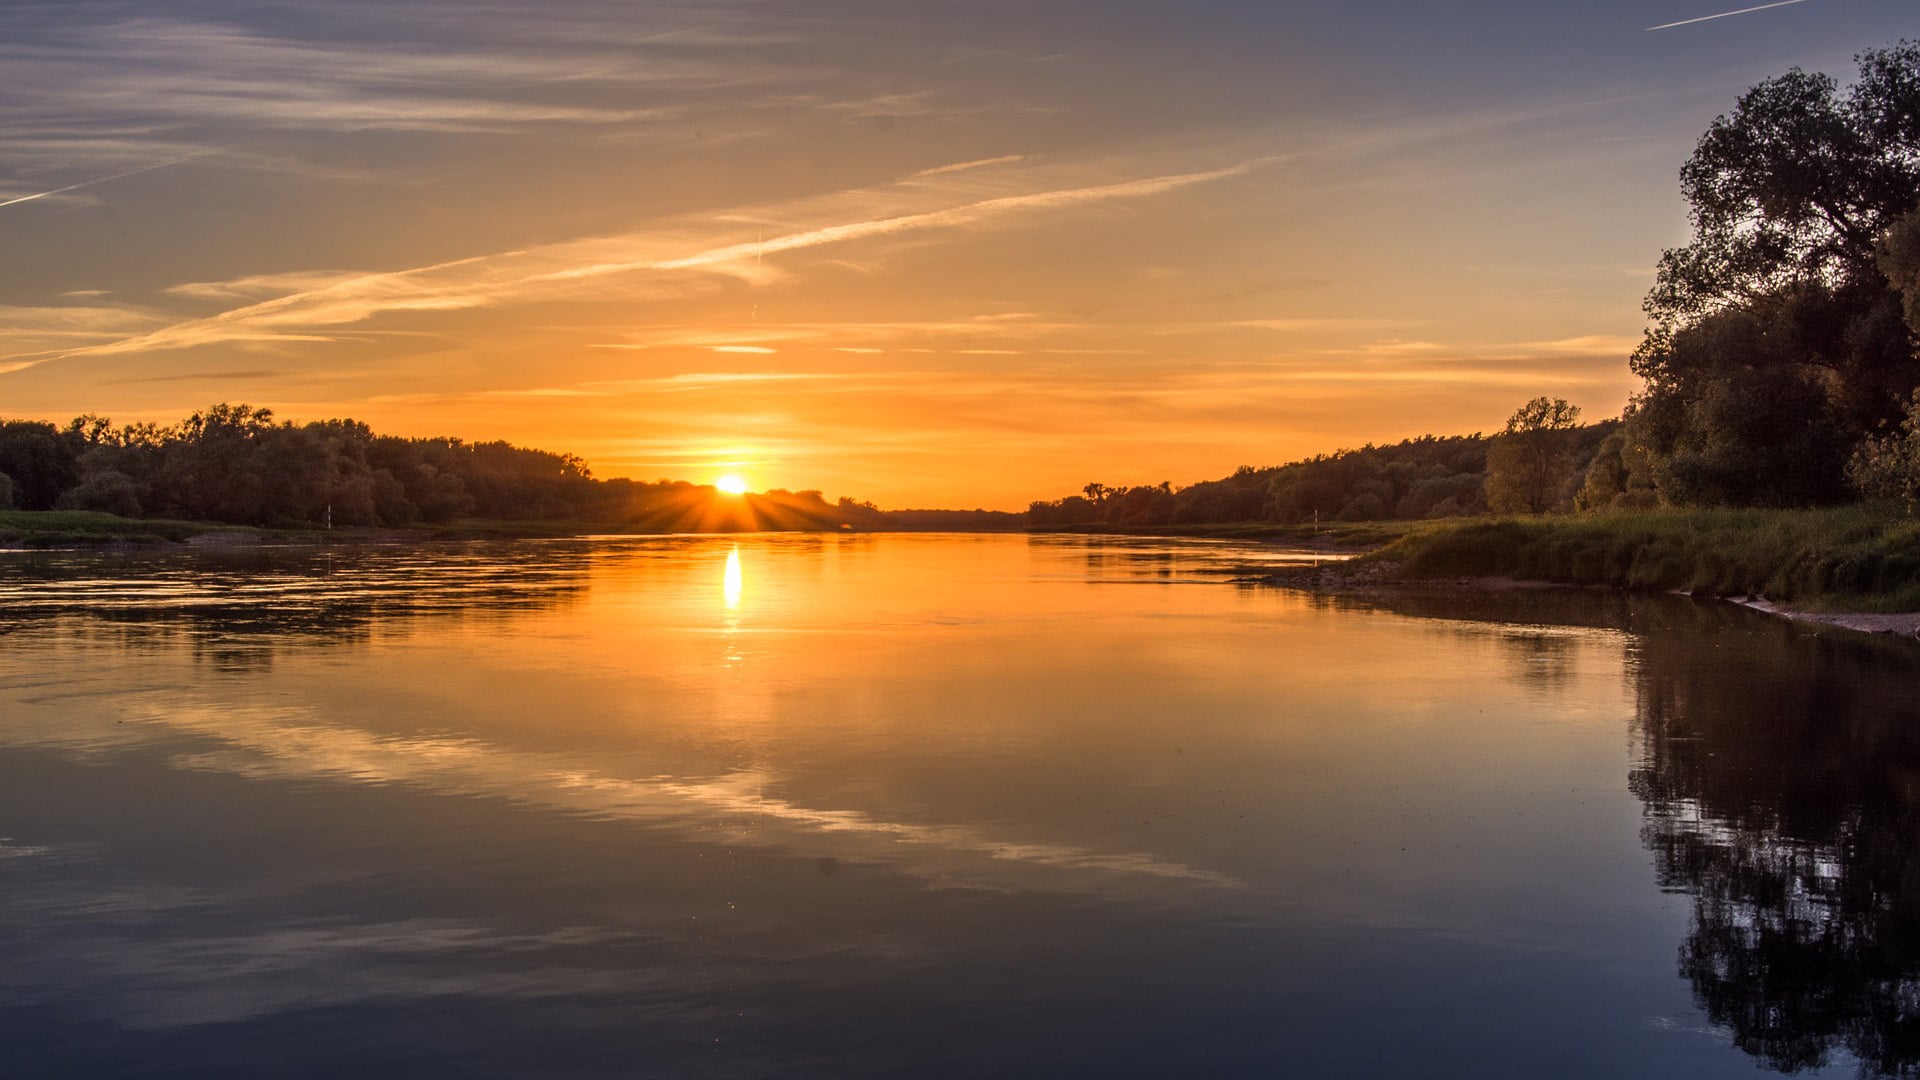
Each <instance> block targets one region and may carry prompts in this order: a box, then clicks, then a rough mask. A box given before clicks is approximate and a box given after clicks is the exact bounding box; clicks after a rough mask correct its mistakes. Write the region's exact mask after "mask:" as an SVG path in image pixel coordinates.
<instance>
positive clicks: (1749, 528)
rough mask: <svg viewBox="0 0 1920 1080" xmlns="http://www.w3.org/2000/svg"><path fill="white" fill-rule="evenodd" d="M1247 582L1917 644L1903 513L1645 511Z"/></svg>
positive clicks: (1507, 528) (1452, 530) (1913, 579)
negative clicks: (1625, 605) (1666, 599)
mask: <svg viewBox="0 0 1920 1080" xmlns="http://www.w3.org/2000/svg"><path fill="white" fill-rule="evenodd" d="M1253 580H1259V581H1263V582H1265V583H1268V584H1272V585H1278V586H1284V587H1289V588H1301V589H1309V590H1312V591H1316V592H1330V593H1366V592H1381V591H1388V590H1403V589H1416V588H1440V589H1471V590H1489V591H1492V590H1498V591H1507V590H1513V589H1522V588H1538V587H1554V586H1559V587H1575V588H1601V589H1619V590H1639V591H1648V592H1673V593H1686V594H1690V595H1694V596H1711V597H1718V598H1722V599H1726V600H1730V601H1733V602H1736V603H1740V604H1743V605H1745V606H1747V607H1750V608H1753V609H1755V610H1758V611H1763V612H1766V613H1769V614H1773V615H1779V616H1783V617H1787V618H1793V619H1797V620H1801V621H1807V622H1817V623H1821V624H1825V625H1832V626H1841V627H1846V628H1848V629H1853V630H1861V631H1865V632H1869V633H1897V634H1903V635H1908V636H1920V521H1916V520H1915V519H1914V518H1912V517H1910V516H1908V515H1907V514H1906V513H1905V512H1904V510H1903V509H1901V508H1899V507H1887V506H1879V507H1875V506H1851V507H1839V508H1833V509H1826V510H1650V511H1639V512H1632V513H1606V514H1591V515H1578V516H1568V517H1538V518H1501V519H1458V520H1452V521H1446V522H1437V523H1425V524H1421V525H1418V526H1415V527H1412V528H1409V529H1407V530H1406V531H1404V532H1403V534H1402V535H1400V536H1399V537H1398V538H1396V539H1394V540H1392V541H1391V542H1388V543H1385V544H1382V545H1379V546H1377V547H1376V548H1374V549H1373V550H1371V551H1369V552H1367V553H1365V554H1364V555H1362V556H1360V557H1358V558H1355V559H1353V560H1351V561H1347V562H1343V563H1332V564H1327V565H1323V566H1319V567H1311V568H1289V569H1284V570H1279V571H1273V572H1268V573H1263V574H1260V575H1258V576H1257V577H1256V578H1254V579H1253Z"/></svg>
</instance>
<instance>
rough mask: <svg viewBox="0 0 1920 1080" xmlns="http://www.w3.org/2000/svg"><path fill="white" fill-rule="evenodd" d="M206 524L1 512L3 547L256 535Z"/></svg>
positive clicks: (48, 512)
mask: <svg viewBox="0 0 1920 1080" xmlns="http://www.w3.org/2000/svg"><path fill="white" fill-rule="evenodd" d="M257 531H258V530H253V529H244V528H239V527H237V526H233V525H219V524H214V523H211V522H204V521H170V520H165V519H159V518H154V519H147V518H124V517H119V516H117V515H114V514H97V513H94V512H92V511H89V510H0V546H6V547H36V548H50V547H81V546H88V545H98V544H166V543H179V542H181V541H185V540H190V539H192V538H193V537H196V536H200V535H203V534H206V533H213V532H248V533H251V532H257Z"/></svg>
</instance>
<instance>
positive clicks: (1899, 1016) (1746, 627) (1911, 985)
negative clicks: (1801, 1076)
mask: <svg viewBox="0 0 1920 1080" xmlns="http://www.w3.org/2000/svg"><path fill="white" fill-rule="evenodd" d="M1325 602H1326V603H1328V604H1330V605H1334V606H1344V607H1348V608H1352V609H1356V610H1363V609H1380V608H1386V609H1390V610H1393V611H1396V612H1400V613H1404V614H1412V615H1418V616H1420V617H1423V618H1430V619H1441V620H1449V621H1454V622H1456V624H1457V625H1459V626H1461V627H1463V628H1470V627H1484V626H1503V627H1506V628H1507V629H1506V630H1505V631H1504V632H1503V633H1502V635H1501V637H1502V640H1503V641H1504V642H1506V643H1507V646H1506V647H1507V650H1508V654H1509V657H1510V659H1511V662H1512V664H1513V667H1514V670H1515V672H1516V674H1517V675H1518V676H1519V677H1521V678H1544V679H1556V678H1558V677H1559V676H1558V675H1557V674H1556V672H1559V671H1560V670H1561V669H1562V668H1563V664H1562V663H1561V661H1560V660H1559V659H1558V653H1560V652H1561V651H1562V650H1563V649H1564V645H1563V644H1562V645H1553V644H1549V643H1551V642H1553V641H1554V640H1555V639H1554V638H1553V637H1551V636H1550V635H1551V633H1552V627H1553V626H1561V627H1564V626H1587V627H1618V628H1620V629H1622V630H1626V631H1628V632H1629V636H1628V637H1627V638H1626V639H1625V640H1627V641H1628V642H1629V652H1628V665H1627V671H1628V674H1629V677H1630V678H1631V680H1632V683H1633V688H1634V693H1635V699H1636V702H1635V718H1634V724H1633V731H1634V738H1635V742H1636V751H1635V764H1634V766H1633V769H1632V772H1631V774H1630V777H1629V787H1630V789H1631V790H1632V791H1633V792H1634V794H1635V795H1636V796H1637V797H1638V798H1639V799H1640V800H1641V801H1642V804H1643V806H1644V819H1643V820H1644V825H1643V829H1642V839H1643V842H1644V843H1645V845H1646V847H1647V848H1648V849H1649V850H1650V851H1651V852H1652V854H1653V856H1654V863H1655V871H1656V875H1657V880H1658V883H1659V885H1660V887H1661V888H1663V889H1666V890H1669V891H1671V892H1674V893H1678V894H1680V895H1683V896H1685V897H1686V898H1687V900H1688V902H1689V906H1690V909H1691V913H1690V917H1689V921H1688V928H1687V932H1686V937H1685V941H1684V942H1683V943H1682V945H1681V946H1680V948H1679V960H1678V965H1677V966H1678V971H1679V974H1680V975H1681V977H1682V978H1683V979H1685V980H1686V982H1687V984H1688V985H1689V987H1690V988H1691V990H1692V992H1693V993H1694V995H1695V997H1696V1000H1697V1001H1698V1002H1699V1004H1700V1007H1701V1009H1702V1010H1703V1011H1704V1012H1705V1014H1706V1016H1707V1018H1708V1019H1709V1020H1710V1021H1711V1022H1712V1023H1713V1024H1716V1025H1719V1026H1720V1027H1721V1028H1722V1029H1723V1030H1725V1031H1726V1032H1727V1033H1728V1034H1729V1035H1730V1036H1731V1038H1732V1041H1733V1043H1734V1045H1735V1046H1737V1047H1739V1048H1740V1049H1741V1050H1742V1051H1744V1052H1746V1053H1747V1054H1749V1055H1752V1057H1753V1058H1754V1059H1756V1060H1757V1061H1759V1062H1761V1063H1763V1064H1764V1065H1766V1066H1767V1067H1769V1068H1771V1069H1775V1070H1778V1071H1781V1072H1786V1073H1798V1072H1802V1071H1805V1070H1809V1069H1818V1068H1822V1067H1825V1066H1828V1065H1830V1064H1834V1063H1835V1062H1836V1059H1839V1060H1845V1059H1849V1058H1850V1059H1852V1061H1851V1063H1852V1064H1853V1065H1854V1066H1855V1067H1856V1068H1857V1069H1858V1070H1859V1071H1860V1073H1861V1074H1862V1075H1869V1076H1889V1077H1909V1078H1910V1077H1916V1076H1920V648H1916V647H1915V646H1914V645H1913V644H1912V643H1909V642H1903V641H1894V640H1889V639H1880V638H1870V637H1867V636H1864V635H1857V634H1852V633H1848V632H1844V631H1828V630H1815V629H1810V628H1807V627H1802V626H1795V625H1791V624H1788V623H1786V622H1783V621H1780V620H1776V619H1771V618H1764V617H1761V616H1758V615H1755V614H1753V613H1751V612H1747V611H1744V610H1742V609H1740V608H1737V607H1735V606H1733V605H1730V604H1723V603H1716V602H1693V601H1687V600H1679V599H1674V598H1669V597H1653V596H1639V595H1613V594H1592V593H1580V592H1572V591H1552V592H1524V593H1492V594H1459V593H1430V594H1412V595H1402V596H1394V597H1386V598H1370V599H1358V600H1356V599H1351V598H1338V599H1330V600H1328V601H1325ZM1547 624H1551V625H1547ZM1543 635H1548V636H1543ZM1562 640H1564V639H1562Z"/></svg>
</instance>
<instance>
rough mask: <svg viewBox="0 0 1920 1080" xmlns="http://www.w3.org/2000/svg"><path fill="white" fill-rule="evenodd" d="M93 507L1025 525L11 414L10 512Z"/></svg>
mask: <svg viewBox="0 0 1920 1080" xmlns="http://www.w3.org/2000/svg"><path fill="white" fill-rule="evenodd" d="M8 509H20V510H93V511H101V512H105V513H111V514H117V515H120V516H122V517H128V518H183V519H187V520H193V521H218V522H229V523H233V524H241V525H257V526H269V527H295V528H305V527H313V526H335V525H337V526H373V527H388V528H396V527H405V526H410V525H415V524H422V523H424V524H447V523H451V522H457V521H462V520H467V519H490V520H501V521H530V522H531V521H546V522H573V523H580V524H589V525H594V526H597V527H602V528H606V529H609V530H619V531H633V532H681V531H689V532H726V531H743V530H758V529H843V528H861V529H924V528H1014V527H1018V525H1019V521H1018V518H1017V516H1016V515H1011V514H996V513H991V512H986V511H902V512H889V511H884V510H881V509H879V508H878V507H876V506H874V505H873V504H871V503H860V502H855V501H853V500H851V499H844V498H843V499H841V500H839V501H838V502H837V503H829V502H827V501H826V499H825V498H824V497H823V496H822V495H821V494H820V492H818V491H801V492H788V491H769V492H763V493H758V494H750V495H746V496H741V497H722V496H720V495H718V494H717V493H716V492H715V491H714V489H713V488H711V487H708V486H705V485H698V484H691V483H687V482H684V481H668V480H662V481H659V482H657V483H643V482H638V481H633V480H627V479H614V480H597V479H595V478H594V477H593V475H592V473H591V471H590V470H589V469H588V468H587V465H586V463H585V462H584V461H582V460H581V459H580V458H578V457H576V456H574V455H572V454H564V453H552V452H549V451H545V450H533V449H528V448H525V447H519V446H513V445H511V444H509V443H505V442H466V441H464V440H461V439H454V438H425V439H419V438H401V437H398V436H392V435H378V434H375V433H374V432H373V431H372V429H370V428H369V427H368V426H367V425H366V424H363V423H360V422H358V421H354V420H322V421H316V422H313V423H307V424H292V423H287V422H276V421H275V420H274V417H273V413H272V411H271V410H269V409H256V408H253V407H251V406H248V405H227V404H221V405H215V406H213V407H212V408H210V409H207V410H206V411H204V412H197V413H194V414H193V415H192V416H190V417H188V418H187V419H186V420H184V421H182V422H180V423H178V424H174V425H171V426H160V425H154V424H128V425H125V426H119V427H116V426H115V425H114V424H113V423H112V422H111V421H109V420H107V419H105V418H102V417H97V416H82V417H79V418H77V419H75V420H73V421H72V422H70V423H68V424H66V425H65V426H56V425H54V424H49V423H45V422H41V421H32V420H0V510H8Z"/></svg>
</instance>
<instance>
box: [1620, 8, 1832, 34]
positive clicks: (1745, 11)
mask: <svg viewBox="0 0 1920 1080" xmlns="http://www.w3.org/2000/svg"><path fill="white" fill-rule="evenodd" d="M1806 2H1807V0H1777V2H1776V3H1772V4H1760V5H1758V6H1756V7H1744V8H1741V9H1740V10H1738V11H1722V12H1720V13H1719V14H1717V15H1701V16H1698V17H1696V18H1692V19H1681V20H1680V21H1678V22H1670V23H1661V24H1660V25H1659V26H1649V27H1647V29H1648V30H1650V31H1651V30H1671V29H1673V28H1674V27H1676V26H1692V25H1693V24H1694V23H1703V22H1712V21H1713V20H1715V19H1730V18H1732V17H1733V16H1735V15H1751V14H1753V13H1754V12H1756V11H1767V10H1770V9H1772V8H1783V7H1792V6H1793V5H1795V4H1804V3H1806Z"/></svg>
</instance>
